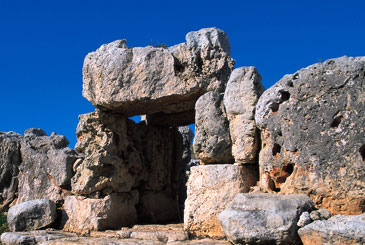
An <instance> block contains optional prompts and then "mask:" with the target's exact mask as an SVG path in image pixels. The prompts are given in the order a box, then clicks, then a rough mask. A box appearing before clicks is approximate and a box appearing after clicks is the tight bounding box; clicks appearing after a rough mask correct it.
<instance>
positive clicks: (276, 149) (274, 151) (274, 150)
mask: <svg viewBox="0 0 365 245" xmlns="http://www.w3.org/2000/svg"><path fill="white" fill-rule="evenodd" d="M280 152H281V145H279V144H277V143H275V144H274V146H273V148H272V155H273V156H274V157H279V156H280Z"/></svg>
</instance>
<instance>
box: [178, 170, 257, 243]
mask: <svg viewBox="0 0 365 245" xmlns="http://www.w3.org/2000/svg"><path fill="white" fill-rule="evenodd" d="M256 171H257V169H256V168H255V167H254V166H252V165H248V164H247V165H242V166H238V165H232V164H217V165H202V166H195V167H192V168H191V173H190V176H189V180H188V183H187V199H186V201H185V210H184V229H185V230H186V231H188V232H189V234H190V235H192V236H193V237H206V236H208V237H211V238H224V236H225V235H224V233H223V231H222V227H221V225H220V223H219V220H218V215H219V213H220V212H221V211H222V210H223V209H224V208H225V207H226V205H227V204H228V203H229V202H230V201H231V200H232V199H233V197H234V196H235V195H236V194H237V193H240V192H248V191H249V189H250V187H251V186H253V185H255V184H256V181H257V177H258V173H257V172H256Z"/></svg>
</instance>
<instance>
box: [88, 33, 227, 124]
mask: <svg viewBox="0 0 365 245" xmlns="http://www.w3.org/2000/svg"><path fill="white" fill-rule="evenodd" d="M233 64H234V61H233V60H232V59H231V58H230V45H229V42H228V37H227V35H226V34H225V33H224V32H223V31H221V30H219V29H216V28H206V29H201V30H199V31H196V32H190V33H188V34H187V35H186V43H181V44H178V45H175V46H172V47H170V48H156V47H151V46H147V47H143V48H142V47H136V48H127V45H126V41H125V40H118V41H114V42H112V43H109V44H104V45H102V46H101V47H100V48H99V49H98V50H96V51H95V52H92V53H89V54H88V55H87V56H86V58H85V61H84V68H83V96H84V97H85V98H87V99H88V100H89V101H90V102H92V103H93V105H94V106H96V107H97V108H100V109H102V110H113V111H117V112H121V113H124V114H125V115H127V116H134V115H142V114H152V113H156V112H164V113H177V112H185V111H191V110H193V109H194V104H195V102H196V100H197V99H198V98H199V97H200V96H201V95H203V94H204V93H206V92H207V91H211V90H214V91H217V92H223V91H224V89H225V85H226V82H227V81H228V78H229V75H230V73H231V71H232V69H233ZM191 119H193V117H191ZM190 123H193V122H190ZM180 125H182V124H180Z"/></svg>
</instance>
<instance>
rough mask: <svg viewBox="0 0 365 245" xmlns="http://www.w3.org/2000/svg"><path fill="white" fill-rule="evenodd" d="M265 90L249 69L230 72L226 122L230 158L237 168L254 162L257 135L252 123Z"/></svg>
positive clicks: (258, 75) (226, 101) (226, 98)
mask: <svg viewBox="0 0 365 245" xmlns="http://www.w3.org/2000/svg"><path fill="white" fill-rule="evenodd" d="M264 90H265V88H264V87H263V86H262V84H261V76H260V74H259V73H258V72H257V70H256V68H255V67H252V66H251V67H240V68H237V69H235V70H233V72H232V74H231V76H230V78H229V80H228V83H227V88H226V91H225V92H224V106H225V109H226V112H227V117H228V120H229V129H230V135H231V139H232V155H233V157H234V159H235V163H236V164H245V163H255V161H256V156H257V150H258V147H259V135H258V130H257V128H256V123H255V107H256V103H257V101H258V99H259V97H260V96H261V94H262V93H263V92H264Z"/></svg>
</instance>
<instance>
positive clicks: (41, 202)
mask: <svg viewBox="0 0 365 245" xmlns="http://www.w3.org/2000/svg"><path fill="white" fill-rule="evenodd" d="M56 217H57V214H56V204H55V203H54V202H52V201H51V200H47V199H38V200H32V201H27V202H23V203H20V204H17V205H14V206H12V207H11V208H10V209H9V211H8V215H7V222H8V226H9V229H10V230H11V231H29V230H37V229H41V228H45V227H48V226H50V225H51V224H52V223H53V222H54V221H55V220H56Z"/></svg>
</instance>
